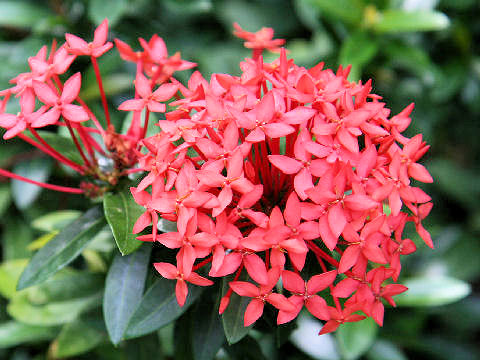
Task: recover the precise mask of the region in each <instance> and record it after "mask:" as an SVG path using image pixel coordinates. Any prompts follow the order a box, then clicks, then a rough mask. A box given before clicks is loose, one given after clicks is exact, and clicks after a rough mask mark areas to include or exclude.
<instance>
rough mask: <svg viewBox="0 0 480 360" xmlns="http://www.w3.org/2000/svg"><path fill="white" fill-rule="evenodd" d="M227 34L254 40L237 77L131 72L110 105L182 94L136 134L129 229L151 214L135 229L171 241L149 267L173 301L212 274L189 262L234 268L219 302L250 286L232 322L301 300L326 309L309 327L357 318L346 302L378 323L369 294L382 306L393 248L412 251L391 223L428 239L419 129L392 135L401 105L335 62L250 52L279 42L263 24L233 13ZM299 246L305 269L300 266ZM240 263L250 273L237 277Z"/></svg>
mask: <svg viewBox="0 0 480 360" xmlns="http://www.w3.org/2000/svg"><path fill="white" fill-rule="evenodd" d="M236 33H237V35H239V36H240V37H242V38H244V39H247V40H248V43H247V44H248V47H250V48H252V49H254V52H256V53H255V54H256V56H255V57H256V59H245V61H243V62H242V63H241V64H240V67H241V69H242V74H241V75H240V76H238V77H237V76H231V75H228V74H214V75H212V77H211V79H210V81H207V80H205V79H204V78H203V77H202V75H201V74H200V73H199V72H195V73H193V75H192V76H191V78H190V80H189V81H188V85H187V86H184V85H182V84H180V83H179V82H177V81H175V80H174V79H172V83H171V84H164V85H162V86H160V87H159V88H158V89H157V90H155V91H152V89H151V88H149V87H148V86H146V84H147V83H148V79H147V78H145V77H144V75H143V74H138V75H137V81H136V88H137V93H138V94H140V97H141V99H139V100H128V101H127V102H125V103H124V104H122V105H121V107H120V108H121V109H124V110H135V111H139V110H140V109H141V108H143V107H145V106H146V107H147V108H148V109H149V110H150V111H164V110H165V109H164V107H163V106H162V104H160V103H159V102H161V101H164V100H165V99H166V98H167V97H168V96H171V95H172V94H173V93H174V89H175V90H176V89H178V90H179V91H180V92H181V94H182V95H183V96H182V98H180V99H177V101H175V102H172V103H170V105H171V106H172V107H173V108H172V110H170V111H168V112H166V114H165V116H166V119H165V120H160V121H159V123H158V126H159V127H160V129H161V132H159V133H158V134H157V135H155V136H152V137H150V138H147V139H145V140H143V145H144V146H145V147H146V148H147V149H148V153H147V154H146V155H145V156H144V157H143V158H141V159H140V163H141V166H142V167H143V169H144V170H145V171H147V172H148V174H147V176H146V177H144V178H143V180H142V181H141V182H140V184H139V185H138V186H137V187H136V188H131V192H132V195H133V196H134V197H135V200H136V202H137V203H139V204H140V205H142V206H143V207H145V208H146V211H145V213H144V214H143V215H142V216H141V217H140V218H139V219H138V221H137V223H136V224H135V227H134V232H135V233H139V232H141V231H143V230H144V229H145V228H146V227H147V226H149V225H150V224H153V231H152V234H151V235H141V236H139V239H140V240H143V241H156V242H159V243H161V244H163V245H164V246H166V247H168V248H170V249H177V250H178V252H177V257H176V264H175V265H173V264H169V263H165V262H159V263H156V264H155V268H156V269H157V271H158V272H159V273H160V274H161V275H162V276H163V277H165V278H167V279H175V280H176V281H177V287H176V296H177V300H178V303H179V304H180V305H181V306H182V305H183V304H184V303H185V300H186V297H187V293H188V288H187V285H186V283H187V282H190V283H193V284H196V285H201V286H208V285H211V284H212V283H213V282H212V281H211V280H209V279H207V278H205V277H202V276H200V275H199V274H198V273H197V270H199V269H200V268H202V267H205V266H207V265H208V266H209V268H208V276H210V277H213V278H214V277H224V276H227V275H230V274H235V279H234V280H233V281H231V282H230V284H229V285H230V289H229V290H228V291H227V293H226V294H224V296H223V298H222V301H221V305H220V313H222V312H223V311H224V310H225V308H226V307H227V306H228V304H229V300H230V296H231V294H232V292H235V293H237V294H238V295H240V296H246V297H250V298H252V300H251V301H250V303H249V305H248V307H247V309H246V312H245V326H248V325H251V324H253V323H254V322H255V321H256V320H257V319H259V318H260V316H261V315H262V312H263V309H264V306H265V304H266V303H269V304H270V305H272V306H273V307H275V308H276V309H278V310H279V312H278V318H277V322H278V323H279V324H281V323H285V322H288V321H291V320H292V319H294V318H295V317H296V316H297V315H298V313H299V312H300V310H301V309H302V307H303V305H305V306H306V307H307V309H308V310H309V311H310V312H311V313H312V314H313V315H314V316H316V317H317V318H319V319H321V320H324V321H326V325H325V326H324V328H323V329H322V331H321V333H327V332H330V331H334V330H335V329H336V328H337V327H338V326H339V324H341V323H343V322H350V321H358V320H361V319H363V318H364V317H365V316H363V315H361V314H360V313H363V314H365V315H366V316H371V317H372V318H373V319H375V321H376V322H377V323H378V324H380V325H382V322H383V313H384V305H383V303H382V299H384V300H386V301H387V302H388V303H390V304H391V305H395V303H394V301H393V299H392V296H393V295H396V294H399V293H402V292H404V291H405V290H406V287H405V286H403V285H401V284H396V283H395V282H396V281H397V279H398V276H399V273H400V269H401V265H400V255H407V254H410V253H412V252H414V251H415V250H416V246H415V244H414V243H413V241H411V240H410V239H405V238H404V237H403V235H402V233H403V229H404V227H405V225H406V224H407V223H408V222H412V223H413V224H414V225H415V226H416V228H417V231H418V233H419V235H420V236H421V238H422V239H423V240H424V241H425V243H426V244H427V245H428V246H430V247H433V244H432V240H431V238H430V235H429V234H428V232H427V231H426V230H425V229H424V228H423V226H422V224H421V221H422V220H423V219H424V218H425V216H426V215H427V214H428V213H429V211H430V210H431V208H432V203H431V202H430V200H431V199H430V197H429V196H428V195H427V194H426V193H425V192H424V191H422V190H421V189H420V188H418V187H416V186H414V183H413V182H412V179H413V180H416V181H420V182H432V181H433V180H432V178H431V176H430V175H429V173H428V172H427V170H426V169H425V168H424V167H423V166H422V165H420V164H418V163H417V161H418V160H419V159H420V158H421V157H422V156H423V155H424V154H425V152H426V151H427V150H428V148H429V146H427V145H426V144H425V143H424V142H423V141H422V136H421V135H417V136H414V137H413V138H406V137H404V136H403V135H402V134H401V133H402V132H403V131H404V130H405V129H406V128H407V127H408V125H409V123H410V117H409V115H410V113H411V111H412V109H413V104H412V105H410V106H408V107H407V108H406V109H405V110H403V111H402V112H401V113H400V114H398V115H395V116H390V110H389V109H388V108H386V107H385V104H384V103H383V102H381V101H380V100H381V97H380V96H378V95H375V94H372V93H371V90H372V86H371V81H368V82H366V83H364V84H362V83H361V82H358V83H355V82H350V81H348V80H347V76H348V72H349V69H348V68H347V69H343V68H342V67H340V68H339V70H338V71H337V72H336V73H334V72H333V71H332V70H329V69H323V64H318V65H317V66H315V67H313V68H311V69H306V68H304V67H300V66H297V65H295V63H294V62H293V61H292V60H288V59H287V57H286V53H285V50H283V49H282V50H281V54H280V57H279V59H278V60H276V61H274V62H273V63H264V62H263V59H262V56H261V51H262V50H263V49H264V48H270V47H273V46H277V45H278V44H280V42H278V44H277V43H276V42H275V43H274V42H272V40H271V38H272V36H273V31H271V29H269V30H268V29H264V30H262V32H261V34H266V35H265V36H260V35H259V34H258V33H257V34H251V33H247V32H245V31H243V30H241V29H240V28H239V27H238V26H237V32H236ZM267 35H268V36H267ZM257 45H258V46H257ZM258 50H260V53H258ZM136 61H138V62H142V60H141V57H137V60H136ZM147 75H148V73H147ZM154 82H155V77H153V78H151V79H150V83H154ZM159 217H162V218H164V219H167V220H170V221H176V223H177V231H176V232H170V233H161V234H159V233H158V232H157V222H158V219H159ZM309 254H311V255H309ZM307 258H309V259H311V260H315V261H314V262H315V266H316V269H317V270H316V271H318V275H314V276H312V277H310V278H309V279H308V278H306V273H307V271H305V270H304V267H305V264H306V259H307ZM243 269H245V270H246V272H247V273H248V275H249V277H250V278H251V279H252V281H253V282H246V281H238V278H239V276H240V274H241V272H242V271H243ZM309 269H310V268H309ZM309 272H311V270H309ZM280 279H281V280H282V281H281V283H280V282H279V280H280ZM255 283H256V284H257V285H256V284H255ZM280 284H281V285H280ZM323 290H325V291H324V292H322V293H321V295H319V294H318V293H319V292H320V291H323ZM339 299H345V300H341V301H340V300H339ZM327 301H328V302H330V305H329V304H327Z"/></svg>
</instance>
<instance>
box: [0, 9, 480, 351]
mask: <svg viewBox="0 0 480 360" xmlns="http://www.w3.org/2000/svg"><path fill="white" fill-rule="evenodd" d="M405 11H413V13H406V12H405ZM104 17H108V18H109V20H110V25H111V31H112V37H118V38H120V39H122V40H124V41H126V42H127V43H129V44H130V45H132V46H136V44H137V42H136V39H137V38H138V37H144V38H147V39H148V38H150V36H151V35H152V34H153V33H158V34H159V35H160V36H161V37H163V38H164V39H165V42H166V44H167V47H168V49H169V52H170V53H172V54H173V53H174V52H175V51H181V53H182V57H183V58H185V59H188V60H191V61H195V62H198V65H199V66H198V68H199V70H200V71H201V72H202V73H204V75H205V76H208V75H209V74H210V73H212V72H230V73H233V74H238V73H239V68H238V63H239V61H240V60H241V59H243V57H245V56H248V54H249V51H248V50H246V49H244V48H243V47H242V45H241V42H240V41H238V40H236V39H234V38H233V36H232V34H231V32H232V23H233V22H234V21H237V22H238V23H240V24H241V25H242V27H244V28H246V29H247V30H250V31H256V30H258V29H259V28H260V27H262V26H269V27H273V28H274V29H275V31H276V35H277V36H278V37H281V38H286V39H287V48H288V49H289V50H290V51H291V52H290V54H289V56H290V57H292V58H294V59H295V60H296V62H297V63H299V64H302V65H305V66H311V65H314V64H316V63H317V62H319V61H325V63H326V65H327V66H328V67H333V68H336V67H337V66H338V65H339V64H350V63H351V64H353V71H352V74H351V76H352V77H351V78H350V79H351V80H354V79H359V78H361V79H363V80H366V79H368V78H373V79H374V89H375V92H376V93H377V94H380V95H382V96H383V97H384V100H385V102H386V103H387V105H388V106H389V107H390V108H391V109H392V111H393V113H398V112H399V111H400V110H401V109H403V108H404V107H405V106H407V105H408V104H409V103H410V102H412V101H414V102H415V104H416V106H415V110H414V113H413V122H412V125H411V128H410V130H409V131H410V134H415V133H418V132H421V133H423V134H424V139H425V140H426V141H427V143H429V144H431V146H432V147H431V149H430V151H429V152H428V154H427V156H426V157H425V159H424V164H425V165H426V166H427V168H428V169H429V171H430V172H431V174H432V176H433V177H434V179H435V182H434V183H433V184H431V185H430V184H429V185H426V186H424V189H425V190H426V191H427V193H429V194H430V195H431V196H432V197H433V199H434V209H433V212H432V214H431V215H430V216H429V218H428V219H427V221H426V223H425V226H426V227H427V229H429V230H430V231H431V233H432V236H433V239H434V243H435V246H436V249H435V250H434V251H431V250H429V249H428V248H426V247H425V246H420V248H419V250H418V252H417V253H416V254H415V255H412V256H409V257H408V258H405V259H403V269H404V271H403V273H402V277H403V279H411V278H417V279H420V280H418V281H419V282H418V283H417V285H418V287H417V290H416V291H417V292H415V291H414V290H413V289H412V291H413V295H412V296H413V297H410V298H408V299H405V300H404V303H408V302H410V305H413V306H401V307H399V309H397V310H391V309H389V310H387V311H386V316H385V326H384V327H383V328H382V329H380V331H377V330H376V327H372V326H370V325H369V324H368V323H366V325H365V324H363V325H360V324H362V323H360V324H359V328H358V329H355V328H348V329H346V330H345V331H343V332H339V333H338V334H337V335H336V336H335V337H333V336H322V337H317V336H316V332H317V331H318V328H319V324H312V323H311V319H308V318H306V319H304V320H303V321H301V322H299V323H298V324H299V325H300V327H299V328H298V329H297V330H296V332H294V333H293V335H292V336H291V337H290V338H289V339H287V341H286V342H285V343H284V344H283V345H282V346H281V347H280V348H278V347H277V346H276V345H275V337H274V336H273V335H271V334H270V335H264V334H263V333H262V332H261V331H255V332H252V333H251V336H249V337H247V338H244V340H242V341H241V342H240V343H238V344H237V345H234V346H231V347H228V346H224V348H223V350H221V351H220V353H219V354H218V356H219V358H225V359H227V358H231V359H246V358H252V359H257V358H262V354H263V358H268V359H281V358H282V359H283V358H289V359H290V358H291V359H305V358H309V357H312V358H315V359H332V360H333V359H341V358H344V359H355V358H359V357H361V358H365V359H369V360H380V359H390V360H395V359H399V360H401V359H418V358H425V359H429V358H430V359H459V360H463V359H478V358H480V348H479V346H478V344H479V343H480V261H479V256H480V241H479V239H478V235H479V233H480V206H479V199H480V186H479V183H478V181H477V179H478V176H479V175H480V162H479V157H480V141H478V137H479V135H480V121H479V118H478V117H479V115H480V52H479V44H480V42H479V40H480V24H479V23H478V21H477V20H478V19H479V18H480V3H479V2H478V1H477V0H439V1H437V0H424V1H421V0H403V1H402V0H376V1H367V0H336V1H329V0H328V1H327V0H294V1H287V0H263V1H262V0H256V1H253V0H252V1H248V0H225V1H220V0H198V1H194V0H190V1H189V0H181V1H177V0H131V1H128V0H90V1H87V0H66V1H61V0H49V1H47V0H41V1H40V0H39V1H18V0H17V1H0V87H1V88H6V87H8V80H9V79H11V78H12V77H14V76H15V75H16V74H18V73H20V72H24V71H26V70H27V58H28V57H29V56H32V55H34V54H35V53H36V51H37V50H38V49H39V48H40V47H41V46H42V45H43V44H49V43H50V42H51V40H52V39H53V38H57V39H59V40H60V41H61V40H62V38H63V34H64V33H65V32H70V33H74V34H77V35H80V36H84V37H85V38H90V37H91V34H92V29H93V28H94V26H95V25H96V24H98V23H99V22H100V21H101V20H102V19H103V18H104ZM382 19H383V21H382ZM268 59H273V58H268ZM79 66H80V68H81V66H82V64H81V63H80V65H79ZM100 66H101V68H102V72H103V73H104V74H106V76H107V80H106V87H107V91H108V92H109V94H110V95H111V98H112V99H113V103H114V104H116V105H118V104H119V103H120V102H121V101H122V99H125V98H126V97H127V96H128V95H129V93H128V90H127V89H128V88H130V86H131V81H132V79H133V74H134V69H132V67H131V66H130V65H129V64H125V63H123V62H122V61H120V60H119V57H118V56H117V53H116V51H111V53H110V55H108V56H106V57H105V58H102V59H101V65H100ZM187 77H188V74H179V76H178V78H180V79H181V80H185V79H187ZM83 84H84V85H83V88H82V89H83V90H82V91H83V98H85V99H88V100H89V101H92V102H95V101H97V100H98V93H97V92H96V84H95V81H94V78H93V74H92V73H88V74H87V75H86V76H85V75H84V76H83ZM8 110H9V112H14V111H15V109H13V108H9V109H8ZM116 115H117V116H116V118H114V121H115V123H116V125H117V126H120V124H121V122H122V120H123V119H122V117H121V115H120V114H118V113H117V114H116ZM0 167H2V168H6V169H10V170H11V169H13V171H14V172H17V173H19V174H23V175H24V176H28V177H30V178H34V179H37V180H42V179H43V180H46V179H47V178H48V179H49V181H50V182H52V183H58V184H65V182H66V181H67V182H68V181H71V182H72V183H73V184H74V183H75V180H66V179H65V177H64V174H65V172H64V170H63V169H60V168H58V167H57V166H55V165H54V164H53V163H51V162H49V161H48V160H47V159H45V158H44V157H42V156H41V154H39V153H36V152H35V151H32V150H31V149H30V148H28V147H27V146H25V145H24V144H22V143H19V142H15V141H10V142H8V143H6V142H5V141H3V140H2V141H0ZM67 185H68V183H67ZM86 208H87V207H86V204H85V202H84V201H82V200H81V199H79V197H76V196H65V195H62V194H57V193H54V192H51V191H39V189H38V188H35V187H32V186H30V185H26V184H22V183H18V182H12V183H10V181H9V180H8V179H5V178H1V177H0V239H1V246H2V247H1V256H2V260H3V263H2V265H0V294H1V295H2V297H1V299H0V358H5V359H15V360H20V359H45V358H63V357H70V356H73V357H75V358H91V357H92V356H93V357H95V358H98V359H127V358H128V359H137V358H138V359H151V358H153V354H158V358H162V357H163V358H176V359H183V358H185V359H188V358H190V357H191V356H192V354H191V352H189V350H188V343H187V342H188V341H187V342H185V343H182V341H184V339H185V337H182V336H181V335H182V329H185V328H188V326H190V325H189V324H185V321H183V323H182V318H183V317H182V318H180V320H179V321H177V324H176V325H175V326H172V325H170V326H167V327H165V328H163V329H162V330H160V331H159V332H158V333H156V334H154V335H151V336H147V337H143V338H140V339H139V340H137V341H129V342H126V343H124V344H122V345H121V346H119V347H117V348H114V347H113V346H112V345H111V344H110V343H109V341H108V337H107V335H106V331H105V327H104V324H103V323H102V321H101V319H102V318H101V310H98V308H95V306H91V307H88V306H87V307H86V308H85V309H84V310H82V312H81V313H82V314H83V315H82V316H81V317H80V320H79V318H78V317H76V316H73V317H71V318H68V319H66V321H65V322H64V323H62V324H55V326H53V325H52V326H50V325H51V324H50V323H48V315H50V316H51V315H52V313H50V314H46V315H45V314H43V315H45V318H42V319H47V320H45V324H43V325H39V326H41V327H34V326H30V327H29V326H26V325H25V327H24V328H22V322H21V319H22V316H27V317H28V316H29V315H28V314H27V313H25V314H23V315H22V311H27V310H28V309H27V310H25V309H23V308H22V309H20V310H19V311H20V315H19V314H18V312H15V311H12V310H11V308H10V309H9V310H8V311H7V309H8V308H7V305H8V304H9V299H10V298H11V297H12V296H13V293H14V284H11V282H12V278H15V271H17V272H18V268H19V266H20V265H19V264H24V263H25V260H23V259H26V258H29V257H30V256H31V254H32V253H33V251H35V245H33V246H32V242H33V241H34V240H36V239H38V238H39V237H41V236H42V235H45V234H47V236H48V234H51V231H52V230H53V231H55V230H56V229H57V227H59V226H60V225H59V224H58V223H57V224H54V225H51V223H49V222H48V221H46V220H44V221H43V222H42V220H40V221H39V220H37V221H36V222H35V219H38V218H39V217H40V216H42V215H44V214H46V213H48V212H51V211H54V210H58V209H61V210H67V209H76V210H79V211H83V210H85V209H86ZM71 215H72V214H71ZM72 216H73V215H72ZM67 218H68V216H67ZM49 226H53V227H50V228H49ZM45 230H48V231H49V232H46V231H45ZM412 236H413V237H414V238H415V235H413V232H412ZM110 240H111V239H108V236H107V239H106V240H105V239H103V240H102V239H100V240H99V241H97V242H96V247H95V246H91V247H89V248H88V249H87V250H88V251H84V253H83V254H82V255H83V256H82V258H81V259H79V260H77V261H76V262H75V263H74V267H76V268H78V269H82V270H81V271H82V274H83V273H88V276H89V277H91V280H92V283H93V284H100V285H99V286H100V287H101V286H103V282H104V278H105V271H106V269H107V268H108V265H109V264H110V262H111V261H112V254H113V250H115V251H117V250H116V249H113V248H112V247H109V244H110V245H111V244H112V243H113V240H111V241H110ZM416 240H418V239H416ZM43 241H45V238H44V239H43ZM40 243H41V240H40ZM34 244H37V246H40V245H38V244H39V242H38V241H37V242H36V243H34ZM102 246H103V247H102ZM22 266H23V265H22ZM20 269H21V267H20ZM12 274H13V275H12ZM16 276H18V274H17V275H16ZM85 276H87V275H85ZM462 281H463V282H462ZM464 282H467V283H469V284H470V286H471V293H470V295H469V296H467V297H465V298H463V299H462V300H460V301H458V302H453V303H451V304H449V305H438V306H432V305H437V303H438V304H441V303H443V302H446V303H448V302H452V301H453V300H455V299H457V298H460V297H462V296H463V295H462V294H464V293H465V289H466V284H465V283H464ZM57 290H59V289H57ZM60 290H61V291H60V292H59V293H60V294H63V295H64V296H66V297H65V298H66V299H67V300H69V299H68V295H69V293H68V291H67V294H65V292H64V291H63V290H62V289H60ZM415 294H417V295H418V296H416V297H415V296H414V295H415ZM29 296H30V300H31V301H32V302H33V304H34V305H35V301H37V302H39V303H37V305H38V304H41V305H42V306H43V305H45V304H47V305H48V304H49V303H51V302H55V301H58V294H56V293H55V291H52V292H51V293H48V291H47V292H46V293H45V291H44V292H43V293H41V294H38V293H37V294H33V295H32V293H30V294H29ZM42 296H43V298H42ZM92 296H93V295H92ZM72 297H73V295H72ZM32 299H33V300H32ZM412 299H413V300H412ZM439 299H440V301H439ZM442 299H444V301H442ZM74 300H75V299H74ZM97 305H98V304H97ZM422 305H429V306H422ZM42 309H43V308H42ZM71 309H72V308H71V307H68V308H67V312H71ZM34 310H35V307H34ZM37 310H38V309H37ZM50 310H51V309H50ZM52 311H53V310H52ZM56 311H58V309H57V310H56ZM204 313H209V310H208V309H207V310H206V311H204ZM53 314H57V313H55V312H53ZM57 315H58V314H57ZM57 315H55V316H57ZM12 317H13V318H14V320H13V319H12ZM42 321H43V320H42ZM40 323H41V321H40ZM19 324H20V325H19ZM14 325H15V326H14ZM309 326H313V328H311V329H308V327H309ZM287 330H290V329H287ZM287 330H285V331H286V332H288V331H287ZM355 330H357V331H355ZM282 331H283V330H281V331H280V332H279V333H281V332H282ZM304 331H305V332H304ZM80 335H82V336H83V338H81V339H80V340H81V341H77V342H72V341H71V339H72V338H75V337H78V336H80ZM277 335H278V334H277ZM82 336H80V337H82ZM221 336H223V335H221ZM174 338H175V341H173V339H174ZM277 338H282V337H281V336H277ZM305 339H307V341H305ZM302 340H303V341H302ZM82 341H83V343H82ZM307 343H308V344H307ZM59 348H61V349H62V351H63V353H62V352H60V353H59ZM186 349H187V350H186ZM62 354H63V355H62ZM155 358H157V357H155ZM195 358H197V356H195Z"/></svg>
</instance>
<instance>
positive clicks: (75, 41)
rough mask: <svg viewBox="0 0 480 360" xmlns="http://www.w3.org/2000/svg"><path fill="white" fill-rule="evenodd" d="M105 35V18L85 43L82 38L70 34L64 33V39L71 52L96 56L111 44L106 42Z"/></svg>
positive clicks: (105, 50)
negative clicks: (91, 37) (88, 41)
mask: <svg viewBox="0 0 480 360" xmlns="http://www.w3.org/2000/svg"><path fill="white" fill-rule="evenodd" d="M107 36H108V19H105V20H103V21H102V23H101V24H100V25H99V26H98V27H97V29H96V30H95V34H94V37H93V41H92V42H90V43H87V42H86V41H85V40H83V39H82V38H80V37H78V36H75V35H72V34H65V39H66V40H67V44H68V47H67V49H68V51H69V52H70V53H71V54H74V55H87V56H93V57H95V58H97V57H100V56H102V55H103V54H105V53H106V52H107V51H108V50H110V49H111V48H112V46H113V44H112V43H111V42H110V41H108V42H107Z"/></svg>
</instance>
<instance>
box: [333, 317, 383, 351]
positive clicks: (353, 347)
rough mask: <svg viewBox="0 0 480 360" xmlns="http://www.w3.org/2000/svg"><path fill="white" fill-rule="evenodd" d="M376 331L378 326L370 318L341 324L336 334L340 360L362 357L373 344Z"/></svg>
mask: <svg viewBox="0 0 480 360" xmlns="http://www.w3.org/2000/svg"><path fill="white" fill-rule="evenodd" d="M377 331H378V326H377V324H376V323H375V321H373V319H371V318H367V319H365V320H362V321H357V322H352V323H345V324H342V325H341V326H340V327H339V328H338V330H337V333H336V337H337V342H338V348H339V350H340V353H341V354H342V359H346V360H354V359H358V358H359V357H360V356H362V355H363V354H364V353H365V352H366V351H368V349H369V348H370V347H371V346H372V344H373V343H374V341H375V338H376V336H377Z"/></svg>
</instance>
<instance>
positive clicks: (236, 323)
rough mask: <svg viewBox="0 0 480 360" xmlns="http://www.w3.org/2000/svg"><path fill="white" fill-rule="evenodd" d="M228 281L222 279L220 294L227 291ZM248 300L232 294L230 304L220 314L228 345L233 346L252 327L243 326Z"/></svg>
mask: <svg viewBox="0 0 480 360" xmlns="http://www.w3.org/2000/svg"><path fill="white" fill-rule="evenodd" d="M241 278H242V277H241ZM229 281H231V279H227V278H224V279H223V280H222V294H225V293H226V292H227V291H228V282H229ZM250 300H251V299H250V298H248V297H242V296H239V295H237V294H236V293H232V296H231V298H230V304H229V305H228V307H227V309H226V310H225V311H224V313H223V314H222V323H223V330H224V331H225V336H226V338H227V341H228V343H229V344H235V343H237V342H239V341H240V340H242V339H243V338H244V337H245V336H246V335H247V334H248V333H249V331H250V329H251V328H252V326H253V325H250V326H248V327H245V326H243V318H244V314H245V310H246V308H247V305H248V303H249V302H250Z"/></svg>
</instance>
